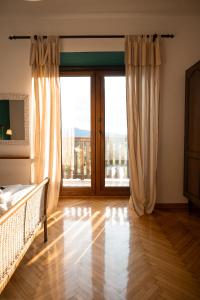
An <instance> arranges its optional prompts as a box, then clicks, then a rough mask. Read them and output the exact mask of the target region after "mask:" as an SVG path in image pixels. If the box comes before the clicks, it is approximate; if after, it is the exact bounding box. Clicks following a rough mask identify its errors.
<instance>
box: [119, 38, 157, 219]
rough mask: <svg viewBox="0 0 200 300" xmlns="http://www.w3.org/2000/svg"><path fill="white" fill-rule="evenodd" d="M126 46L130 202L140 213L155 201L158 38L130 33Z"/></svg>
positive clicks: (151, 207) (151, 208) (145, 210)
mask: <svg viewBox="0 0 200 300" xmlns="http://www.w3.org/2000/svg"><path fill="white" fill-rule="evenodd" d="M125 49H126V50H125V51H126V62H125V64H126V80H127V81H126V82H127V120H128V121H127V122H128V149H129V150H128V151H129V176H130V188H131V197H130V202H131V205H133V207H134V209H135V211H136V213H137V214H138V215H139V216H141V215H143V214H144V213H151V212H152V211H153V208H154V205H155V202H156V170H157V152H158V110H159V73H160V64H161V60H160V47H159V38H157V39H156V40H155V41H153V38H152V37H151V36H150V37H145V36H143V37H142V36H127V37H126V41H125Z"/></svg>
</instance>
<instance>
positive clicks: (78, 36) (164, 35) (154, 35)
mask: <svg viewBox="0 0 200 300" xmlns="http://www.w3.org/2000/svg"><path fill="white" fill-rule="evenodd" d="M149 36H150V35H149V34H148V35H147V37H149ZM152 36H153V39H156V38H157V37H158V36H160V37H161V38H171V39H173V38H174V34H160V35H158V34H153V35H152ZM34 37H35V38H37V35H34ZM8 38H9V39H10V40H28V39H30V38H31V36H30V35H10V36H9V37H8ZM43 38H47V36H46V35H44V36H43ZM59 38H60V39H122V38H125V35H60V36H59Z"/></svg>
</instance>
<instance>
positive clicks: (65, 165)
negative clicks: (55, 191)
mask: <svg viewBox="0 0 200 300" xmlns="http://www.w3.org/2000/svg"><path fill="white" fill-rule="evenodd" d="M67 75H68V76H63V77H61V78H60V85H61V117H62V190H63V191H67V189H68V192H70V194H72V195H73V194H80V195H81V194H92V193H93V191H94V184H93V182H92V181H93V178H92V177H93V173H92V170H93V169H94V164H93V161H92V160H93V155H94V153H93V152H92V147H91V145H92V133H93V130H92V116H91V111H92V96H91V95H92V76H91V75H89V74H85V75H84V74H81V75H79V74H77V73H75V74H74V73H73V74H72V75H73V76H72V75H71V76H70V74H67Z"/></svg>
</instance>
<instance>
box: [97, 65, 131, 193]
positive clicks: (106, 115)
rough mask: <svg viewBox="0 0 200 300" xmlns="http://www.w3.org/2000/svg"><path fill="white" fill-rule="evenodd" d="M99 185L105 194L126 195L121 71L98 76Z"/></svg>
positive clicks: (124, 85) (126, 153) (125, 149)
mask: <svg viewBox="0 0 200 300" xmlns="http://www.w3.org/2000/svg"><path fill="white" fill-rule="evenodd" d="M100 81H101V83H100V86H101V97H100V109H99V111H100V113H99V119H100V120H101V122H100V123H101V124H100V134H99V138H100V142H99V144H100V148H101V150H100V168H99V169H100V178H101V179H100V186H99V193H100V194H105V195H129V193H130V191H129V174H128V147H127V116H126V78H125V75H124V74H123V72H114V71H112V72H111V71H109V72H106V71H105V72H102V74H101V76H100Z"/></svg>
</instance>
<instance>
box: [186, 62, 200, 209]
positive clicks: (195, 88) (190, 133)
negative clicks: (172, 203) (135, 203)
mask: <svg viewBox="0 0 200 300" xmlns="http://www.w3.org/2000/svg"><path fill="white" fill-rule="evenodd" d="M184 196H185V197H187V198H188V201H189V210H191V208H192V206H193V204H195V205H197V206H199V207H200V61H199V62H197V63H196V64H195V65H193V66H192V67H190V68H189V69H188V70H187V71H186V82H185V151H184Z"/></svg>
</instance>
